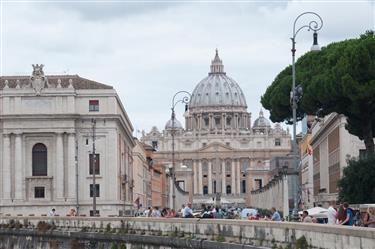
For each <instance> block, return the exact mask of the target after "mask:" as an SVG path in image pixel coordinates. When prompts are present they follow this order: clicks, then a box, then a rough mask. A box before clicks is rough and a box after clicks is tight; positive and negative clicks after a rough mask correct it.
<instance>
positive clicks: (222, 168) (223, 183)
mask: <svg viewBox="0 0 375 249" xmlns="http://www.w3.org/2000/svg"><path fill="white" fill-rule="evenodd" d="M225 175H226V174H225V160H222V161H221V193H222V194H226V191H225V188H226V187H225Z"/></svg>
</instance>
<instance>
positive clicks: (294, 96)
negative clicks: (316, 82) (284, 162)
mask: <svg viewBox="0 0 375 249" xmlns="http://www.w3.org/2000/svg"><path fill="white" fill-rule="evenodd" d="M305 15H311V16H312V17H313V18H314V19H315V20H312V21H310V22H309V23H308V24H305V25H303V26H301V27H299V28H298V29H297V30H296V24H297V21H298V19H299V18H300V17H302V16H305ZM322 27H323V19H322V18H321V17H320V16H319V15H318V14H317V13H315V12H304V13H302V14H300V15H299V16H297V18H296V19H295V20H294V24H293V37H292V38H291V40H292V81H293V84H292V90H291V92H290V98H291V105H292V110H293V144H292V151H293V169H294V170H295V171H296V172H297V168H298V157H299V156H298V152H297V140H296V123H297V107H298V102H299V100H300V99H301V97H302V87H301V86H297V87H296V66H295V53H296V36H297V34H298V32H299V31H300V30H302V29H304V28H307V30H308V31H310V30H313V31H314V34H313V38H314V40H313V45H312V47H311V51H320V47H319V45H318V33H317V31H319V30H320V29H321V28H322ZM298 188H299V179H298V176H297V177H295V187H294V188H293V198H294V208H293V212H292V215H293V218H294V220H297V219H298V207H297V205H298V192H299V190H298Z"/></svg>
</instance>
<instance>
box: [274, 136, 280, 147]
mask: <svg viewBox="0 0 375 249" xmlns="http://www.w3.org/2000/svg"><path fill="white" fill-rule="evenodd" d="M275 146H281V140H280V138H275Z"/></svg>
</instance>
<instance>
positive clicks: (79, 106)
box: [0, 65, 135, 215]
mask: <svg viewBox="0 0 375 249" xmlns="http://www.w3.org/2000/svg"><path fill="white" fill-rule="evenodd" d="M33 67H34V71H33V73H32V75H31V76H4V77H1V78H0V145H1V146H0V148H1V149H0V178H1V184H0V196H1V198H0V210H1V211H0V212H1V213H12V214H15V213H17V214H35V215H40V214H46V213H47V212H48V211H49V210H51V208H55V209H56V211H57V213H59V214H61V215H65V214H66V213H67V212H68V211H69V209H70V208H75V209H78V212H79V214H83V215H90V213H91V214H92V205H93V194H94V192H96V196H97V198H96V200H97V210H98V211H99V214H100V215H107V214H111V215H118V214H119V213H120V212H123V211H124V210H126V209H129V208H131V207H132V188H133V179H131V176H132V148H133V147H134V145H135V143H134V140H133V137H132V131H133V127H132V125H131V122H130V120H129V118H128V116H127V114H126V111H125V109H124V107H123V105H122V104H121V101H120V99H119V97H118V95H117V94H116V91H115V90H114V89H113V88H112V87H111V86H109V85H105V84H101V83H98V82H95V81H92V80H88V79H85V78H82V77H79V76H78V75H61V76H59V75H44V72H43V65H33ZM94 141H95V153H93V149H94V146H93V144H94V143H93V142H94ZM93 174H95V176H96V177H95V179H96V183H95V185H93ZM94 188H95V190H96V191H94Z"/></svg>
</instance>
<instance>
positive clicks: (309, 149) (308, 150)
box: [307, 145, 313, 156]
mask: <svg viewBox="0 0 375 249" xmlns="http://www.w3.org/2000/svg"><path fill="white" fill-rule="evenodd" d="M312 153H313V150H312V148H311V145H308V146H307V154H309V156H311V155H312Z"/></svg>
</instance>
